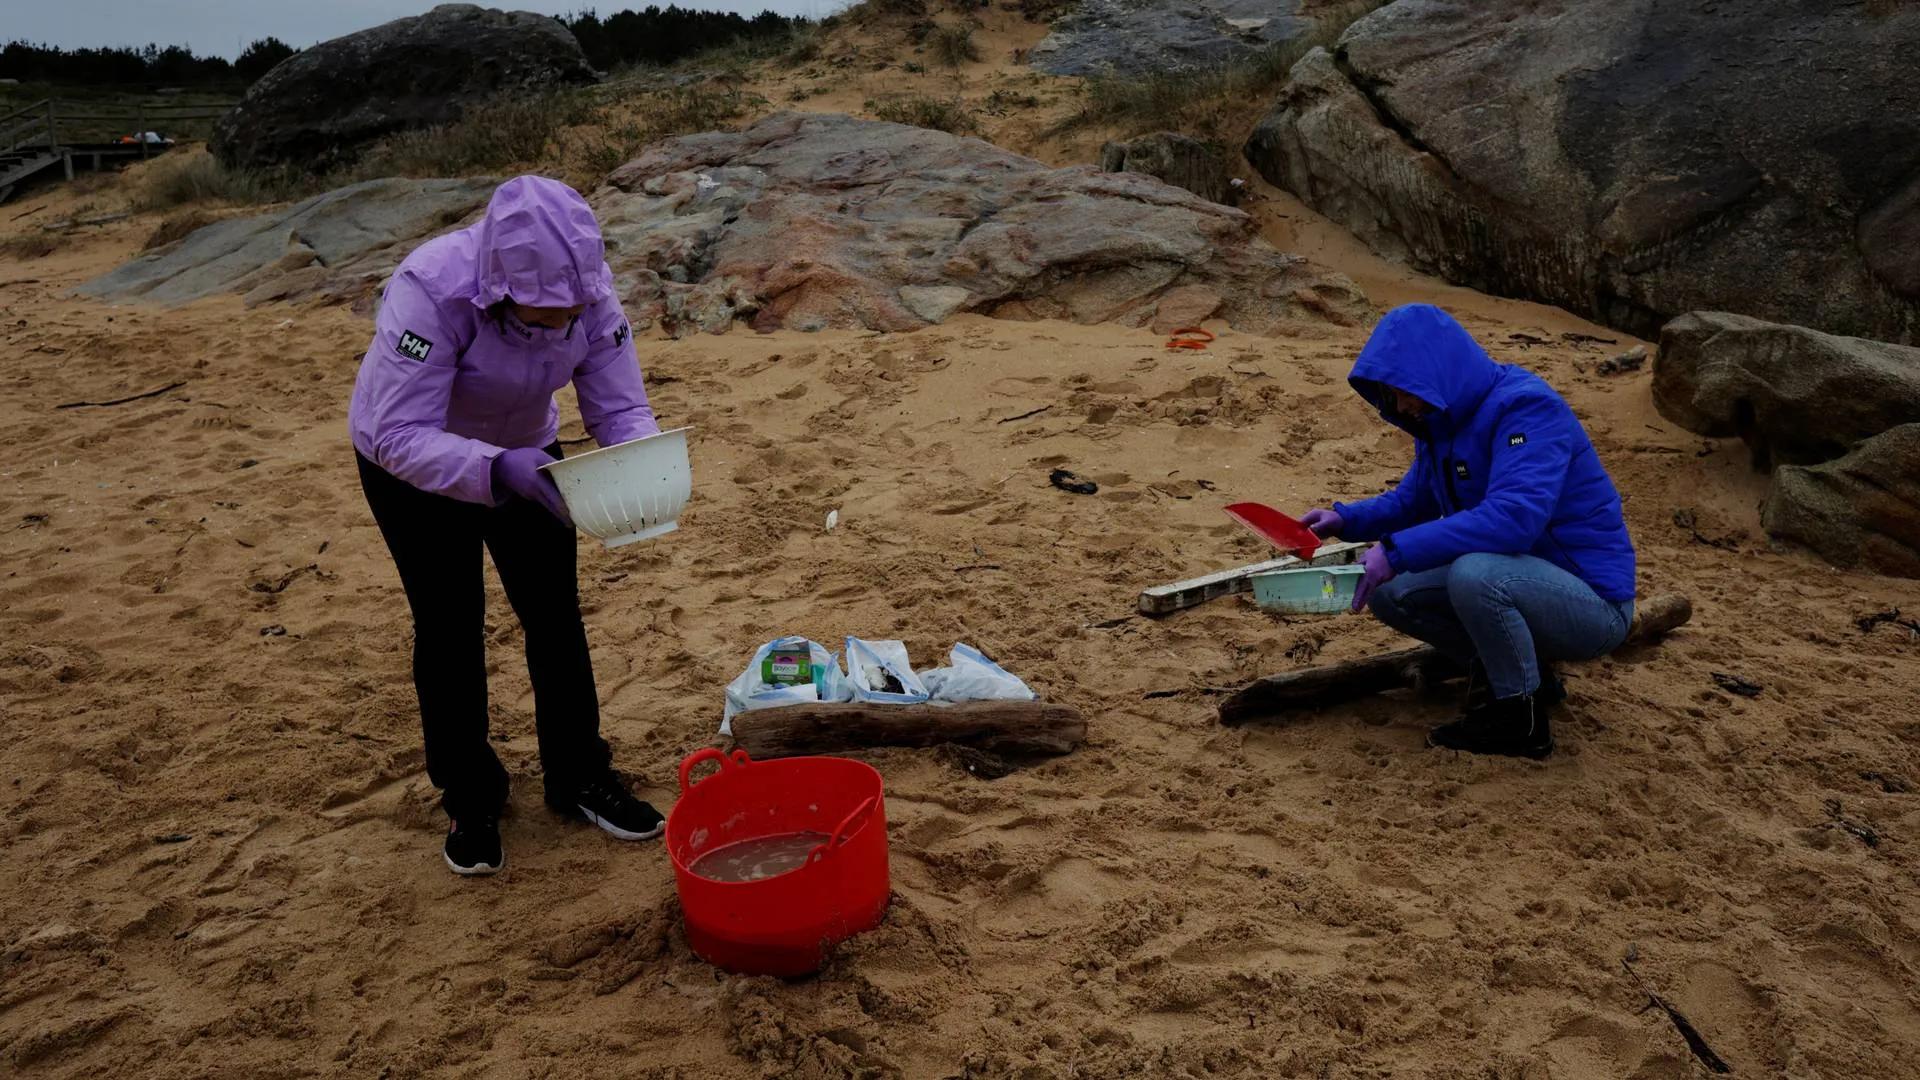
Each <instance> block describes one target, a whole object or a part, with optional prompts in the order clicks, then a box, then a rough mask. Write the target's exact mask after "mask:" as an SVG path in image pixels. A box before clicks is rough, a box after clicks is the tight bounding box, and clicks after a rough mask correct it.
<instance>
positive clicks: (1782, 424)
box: [1653, 312, 1920, 468]
mask: <svg viewBox="0 0 1920 1080" xmlns="http://www.w3.org/2000/svg"><path fill="white" fill-rule="evenodd" d="M1653 403H1654V405H1655V407H1656V408H1658V409H1659V410H1660V414H1661V415H1662V416H1665V417H1666V418H1667V419H1669V420H1671V421H1673V422H1674V423H1676V424H1679V425H1680V426H1681V427H1683V428H1686V429H1687V430H1689V431H1694V432H1698V433H1700V434H1702V435H1711V436H1715V437H1719V438H1725V437H1728V436H1734V435H1737V436H1739V437H1740V438H1742V439H1744V440H1745V441H1746V442H1747V444H1748V445H1749V446H1751V447H1753V451H1754V461H1755V463H1756V464H1757V465H1759V466H1760V467H1762V468H1768V467H1771V466H1772V465H1774V464H1792V465H1807V464H1814V463H1817V462H1822V461H1829V460H1831V459H1833V458H1837V457H1839V456H1841V455H1842V454H1845V453H1846V452H1847V451H1848V449H1849V448H1851V447H1852V446H1853V445H1854V444H1855V443H1857V442H1859V441H1860V440H1862V439H1865V438H1868V437H1870V436H1873V435H1878V434H1879V433H1881V432H1883V431H1885V430H1887V429H1888V428H1891V427H1894V426H1896V425H1899V424H1910V423H1920V348H1910V347H1907V346H1902V345H1888V344H1886V343H1884V342H1879V341H1867V340H1864V339H1861V338H1850V337H1835V336H1834V335H1831V334H1823V333H1820V332H1819V331H1817V330H1809V329H1807V328H1806V327H1804V326H1783V325H1780V324H1778V323H1770V322H1763V321H1761V320H1759V319H1751V318H1748V317H1746V316H1744V315H1729V314H1725V313H1722V312H1695V313H1693V314H1688V315H1683V316H1681V317H1680V318H1678V319H1675V320H1674V321H1672V322H1670V323H1668V324H1667V326H1666V328H1665V329H1663V330H1662V331H1661V332H1660V354H1659V356H1657V357H1656V358H1655V359H1654V364H1653Z"/></svg>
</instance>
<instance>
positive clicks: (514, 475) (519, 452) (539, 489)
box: [493, 446, 573, 527]
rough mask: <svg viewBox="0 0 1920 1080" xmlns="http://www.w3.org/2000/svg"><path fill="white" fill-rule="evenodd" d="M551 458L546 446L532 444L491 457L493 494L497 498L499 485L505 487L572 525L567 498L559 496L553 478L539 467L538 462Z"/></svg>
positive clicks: (541, 462)
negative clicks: (542, 447) (545, 448)
mask: <svg viewBox="0 0 1920 1080" xmlns="http://www.w3.org/2000/svg"><path fill="white" fill-rule="evenodd" d="M552 460H554V459H553V457H552V456H551V455H549V454H548V453H547V452H546V451H545V450H541V449H539V448H537V447H532V446H522V447H520V448H518V449H516V450H509V451H507V452H506V453H504V454H501V455H500V456H499V457H497V458H494V459H493V497H494V498H495V499H499V498H500V497H501V494H502V493H501V489H502V488H505V489H506V490H507V491H508V492H511V493H513V494H515V495H518V496H520V497H521V498H523V499H525V500H527V501H528V502H534V503H539V504H540V505H541V506H544V507H546V508H547V512H548V513H551V514H552V515H553V516H554V517H557V518H559V519H560V521H561V522H562V523H563V524H565V525H567V526H569V527H571V526H572V525H573V516H572V515H570V514H568V513H567V501H566V500H565V499H563V498H561V497H560V489H559V488H558V487H557V486H555V484H554V482H553V478H552V477H550V476H548V475H547V474H546V473H543V472H541V471H540V466H542V465H545V464H547V463H548V462H550V461H552Z"/></svg>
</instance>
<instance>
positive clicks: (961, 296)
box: [900, 285, 967, 323]
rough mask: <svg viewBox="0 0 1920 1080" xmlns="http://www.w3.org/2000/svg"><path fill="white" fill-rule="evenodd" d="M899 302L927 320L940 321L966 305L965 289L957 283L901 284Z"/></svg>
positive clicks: (945, 319)
mask: <svg viewBox="0 0 1920 1080" xmlns="http://www.w3.org/2000/svg"><path fill="white" fill-rule="evenodd" d="M900 302H901V303H902V304H905V305H906V306H907V310H908V311H911V312H913V313H914V314H915V315H918V316H920V317H921V318H923V319H925V320H927V321H928V322H930V323H942V322H946V321H947V316H949V315H951V314H953V313H954V312H956V311H959V310H960V309H961V308H962V307H964V306H966V303H967V290H965V289H962V288H960V287H959V286H958V285H902V286H901V287H900Z"/></svg>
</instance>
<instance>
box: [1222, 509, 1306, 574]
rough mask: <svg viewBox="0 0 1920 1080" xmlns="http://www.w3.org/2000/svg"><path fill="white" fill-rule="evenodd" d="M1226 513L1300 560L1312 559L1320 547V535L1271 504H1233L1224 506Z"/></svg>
mask: <svg viewBox="0 0 1920 1080" xmlns="http://www.w3.org/2000/svg"><path fill="white" fill-rule="evenodd" d="M1227 516H1228V517H1230V518H1232V519H1233V520H1235V521H1237V522H1239V523H1240V524H1242V525H1245V526H1246V527H1247V528H1249V529H1252V530H1253V531H1254V532H1256V533H1259V534H1260V537H1261V539H1263V540H1265V541H1266V542H1267V543H1269V544H1272V545H1273V546H1274V547H1277V548H1279V549H1280V550H1281V551H1284V552H1286V553H1287V554H1289V555H1297V556H1299V557H1300V559H1301V561H1303V562H1304V561H1306V560H1307V559H1311V558H1313V553H1314V551H1315V550H1317V549H1318V548H1319V547H1320V538H1319V537H1317V536H1315V535H1313V530H1312V529H1309V528H1307V527H1306V526H1305V525H1302V524H1300V523H1299V522H1297V521H1295V520H1293V519H1292V518H1290V517H1288V516H1287V515H1285V514H1283V513H1281V512H1280V511H1278V510H1275V509H1274V508H1273V507H1271V506H1262V505H1261V504H1259V503H1251V502H1243V503H1234V504H1233V505H1232V506H1229V507H1227Z"/></svg>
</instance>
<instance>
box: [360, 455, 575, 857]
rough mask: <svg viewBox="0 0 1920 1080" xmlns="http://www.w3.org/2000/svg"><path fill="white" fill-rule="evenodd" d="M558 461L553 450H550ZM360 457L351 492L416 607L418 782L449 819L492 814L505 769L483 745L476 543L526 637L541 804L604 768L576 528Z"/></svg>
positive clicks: (525, 505)
mask: <svg viewBox="0 0 1920 1080" xmlns="http://www.w3.org/2000/svg"><path fill="white" fill-rule="evenodd" d="M547 452H548V453H549V454H552V455H553V456H555V457H559V456H560V445H559V444H558V443H555V444H554V445H552V446H550V447H548V448H547ZM355 456H356V457H359V459H360V487H361V489H362V490H363V491H365V492H366V494H367V505H368V506H369V507H370V508H371V509H372V510H373V519H374V520H375V521H376V522H378V523H379V525H380V535H381V536H383V537H385V538H386V541H387V550H389V551H391V552H392V553H393V562H394V565H395V566H396V567H398V568H399V570H400V584H401V585H402V586H403V587H404V588H405V589H406V592H407V604H408V605H409V606H410V607H412V609H413V685H414V689H415V691H416V692H417V693H418V694H419V696H420V726H421V728H422V729H423V730H424V731H425V734H426V744H427V776H428V777H429V778H430V779H431V780H432V781H433V785H434V786H435V787H437V788H439V789H440V791H441V805H442V806H444V807H446V810H447V814H448V816H450V817H452V818H454V819H456V820H457V819H459V818H460V817H461V816H463V815H471V814H492V813H498V812H499V811H500V809H501V807H503V806H504V805H505V804H506V801H507V770H506V769H505V767H503V766H502V765H501V764H500V758H499V757H498V756H496V755H495V754H494V752H493V746H492V744H491V743H489V742H488V740H487V655H486V652H487V648H486V638H485V630H484V626H483V623H484V620H485V615H486V585H485V579H484V573H485V571H484V568H483V567H482V565H481V562H480V547H481V545H482V544H485V545H486V548H487V550H488V551H489V552H491V553H492V555H493V565H494V568H495V569H497V570H498V571H499V572H500V584H501V585H502V586H503V587H504V588H505V589H506V593H507V601H508V602H509V603H510V604H512V605H513V611H514V614H516V615H518V616H519V617H520V627H521V629H522V630H523V631H525V634H526V639H527V674H528V675H530V676H531V677H532V679H533V711H534V724H535V727H536V729H537V731H538V732H539V738H540V764H541V768H542V769H543V770H544V772H545V774H546V786H547V797H548V799H549V800H550V801H551V800H554V799H564V798H566V796H567V794H568V792H570V790H571V789H572V787H573V786H574V785H576V784H578V783H580V782H581V781H583V780H587V779H590V778H593V777H595V776H597V775H599V774H600V773H601V772H603V771H605V770H606V769H607V768H608V767H609V765H610V763H611V761H612V755H611V753H610V752H609V750H608V749H607V744H606V742H605V741H604V740H602V739H601V738H600V700H599V694H598V693H597V692H596V691H595V690H594V686H593V661H592V659H591V658H590V657H589V656H588V655H587V630H586V626H585V624H584V623H582V622H581V619H580V587H579V582H578V580H577V579H576V577H575V574H574V566H575V560H576V556H577V552H576V550H575V548H574V534H573V530H572V529H570V528H568V527H567V526H565V525H562V524H561V523H560V522H559V521H557V520H555V518H554V517H553V515H552V514H549V513H548V512H547V511H546V510H545V509H544V508H542V507H540V506H538V505H535V504H534V503H531V502H528V501H526V500H525V499H519V498H510V499H508V500H507V501H506V502H504V503H502V504H501V505H499V506H482V505H480V504H478V503H470V502H462V501H461V500H459V499H454V498H449V497H448V496H445V495H435V494H433V493H431V492H426V491H421V490H420V489H419V488H416V487H414V486H413V485H411V484H409V483H407V482H406V481H404V480H401V479H399V478H397V477H395V476H393V475H392V474H391V473H388V472H387V471H386V470H384V469H382V468H380V467H379V466H378V465H375V464H374V463H373V462H371V461H368V460H367V459H366V457H365V456H363V455H358V454H356V455H355Z"/></svg>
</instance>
